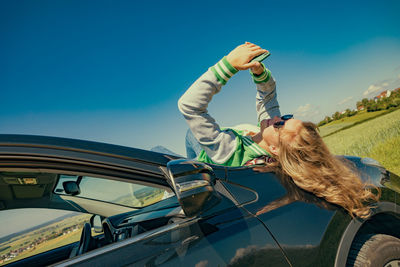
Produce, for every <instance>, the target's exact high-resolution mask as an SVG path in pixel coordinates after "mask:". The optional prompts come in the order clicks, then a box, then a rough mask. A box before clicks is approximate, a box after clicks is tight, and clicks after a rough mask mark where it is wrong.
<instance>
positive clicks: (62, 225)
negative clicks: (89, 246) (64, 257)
mask: <svg viewBox="0 0 400 267" xmlns="http://www.w3.org/2000/svg"><path fill="white" fill-rule="evenodd" d="M91 216H92V215H91V214H84V213H79V212H71V211H64V210H54V209H37V208H34V209H14V210H4V211H0V224H1V225H3V226H4V225H7V227H3V229H2V230H1V231H0V266H2V265H4V264H9V263H12V262H15V261H19V260H21V259H24V258H28V257H31V256H34V255H37V254H40V253H43V252H46V251H49V250H53V249H55V248H59V247H62V246H66V245H69V244H72V243H74V242H77V241H79V239H80V236H81V233H82V228H83V225H84V224H85V223H86V222H89V220H90V217H91ZM93 234H96V233H93Z"/></svg>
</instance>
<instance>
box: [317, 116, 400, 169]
mask: <svg viewBox="0 0 400 267" xmlns="http://www.w3.org/2000/svg"><path fill="white" fill-rule="evenodd" d="M382 114H384V115H382ZM373 117H375V118H373ZM371 118H372V119H371ZM346 119H347V120H346ZM346 119H344V121H343V122H341V121H335V122H332V123H329V124H328V125H324V126H322V127H321V128H320V131H321V136H326V135H327V133H329V131H331V132H333V131H332V129H334V128H335V127H336V130H338V129H343V127H345V128H346V127H348V126H349V124H350V123H351V122H352V123H353V124H354V123H355V124H356V125H354V126H352V127H350V128H347V129H343V130H341V131H338V132H336V133H333V134H331V135H329V136H326V137H324V141H325V142H326V144H327V145H328V147H329V148H330V150H331V151H332V152H333V153H334V154H337V155H351V156H360V157H370V158H373V159H376V160H378V161H379V162H380V163H381V164H382V165H383V166H384V167H385V168H387V169H388V170H390V171H392V172H394V173H396V174H400V109H397V110H395V111H393V112H390V113H387V114H386V113H385V111H378V112H370V113H367V112H365V113H362V114H360V115H356V116H353V117H349V118H346ZM363 121H364V122H363ZM360 122H362V123H360ZM341 123H342V124H341ZM357 123H358V124H357ZM336 130H335V131H336Z"/></svg>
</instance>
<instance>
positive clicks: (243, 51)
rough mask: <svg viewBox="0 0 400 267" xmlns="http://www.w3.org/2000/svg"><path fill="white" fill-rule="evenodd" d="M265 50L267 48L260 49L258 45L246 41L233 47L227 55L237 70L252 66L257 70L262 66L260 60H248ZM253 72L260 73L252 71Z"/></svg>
mask: <svg viewBox="0 0 400 267" xmlns="http://www.w3.org/2000/svg"><path fill="white" fill-rule="evenodd" d="M265 52H267V50H265V49H262V48H261V47H259V46H258V45H255V44H252V43H249V42H246V43H245V44H242V45H239V46H238V47H236V48H235V49H233V50H232V51H231V52H230V53H229V54H228V55H227V56H226V59H227V60H228V62H229V63H230V64H231V65H232V66H233V67H234V68H236V69H238V70H247V69H250V68H254V70H255V71H259V70H260V67H261V66H262V65H261V63H260V62H257V61H254V62H250V60H252V59H253V58H254V57H256V56H259V55H261V54H262V53H265ZM253 73H255V74H261V72H260V73H257V72H253Z"/></svg>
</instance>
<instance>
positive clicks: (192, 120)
mask: <svg viewBox="0 0 400 267" xmlns="http://www.w3.org/2000/svg"><path fill="white" fill-rule="evenodd" d="M236 72H237V70H236V69H235V68H233V67H232V66H231V65H230V64H229V62H228V61H226V59H225V58H223V59H222V60H220V61H219V62H218V63H217V64H216V65H214V66H213V67H211V68H210V69H209V70H208V71H207V72H206V73H204V74H203V75H202V76H200V78H198V79H197V80H196V81H195V82H194V83H193V84H192V85H191V86H190V87H189V89H188V90H187V91H186V92H185V93H184V94H183V95H182V97H181V98H180V99H179V101H178V108H179V110H180V112H181V113H182V114H183V116H184V117H185V119H186V121H187V123H188V124H189V128H190V130H191V131H192V132H193V135H194V136H195V137H196V139H197V140H198V141H199V143H200V145H201V146H202V148H203V149H204V150H205V152H206V153H207V155H208V156H209V157H210V158H211V159H212V161H213V162H215V163H218V164H223V163H224V162H226V161H227V160H229V158H230V157H231V156H232V154H233V153H234V152H235V150H236V145H237V140H236V136H235V135H234V133H233V132H232V131H230V130H226V131H222V130H221V129H220V127H219V125H218V123H217V122H216V121H215V120H214V118H212V117H211V116H210V114H208V111H207V107H208V103H210V101H211V99H212V97H213V96H214V95H215V94H217V93H218V92H219V91H220V90H221V87H222V86H223V85H224V84H226V82H227V81H228V80H229V78H230V77H232V76H233V75H234V74H235V73H236Z"/></svg>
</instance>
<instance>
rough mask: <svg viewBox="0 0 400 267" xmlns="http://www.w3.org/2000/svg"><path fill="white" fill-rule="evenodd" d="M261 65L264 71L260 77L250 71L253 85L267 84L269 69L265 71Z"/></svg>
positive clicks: (269, 75) (269, 74) (269, 76)
mask: <svg viewBox="0 0 400 267" xmlns="http://www.w3.org/2000/svg"><path fill="white" fill-rule="evenodd" d="M261 64H262V65H263V67H264V71H263V73H261V74H260V75H256V74H254V73H253V72H251V71H250V74H251V76H253V81H254V82H255V83H264V82H268V80H269V79H270V78H271V72H270V71H269V69H267V68H266V67H265V65H264V64H263V63H261Z"/></svg>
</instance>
